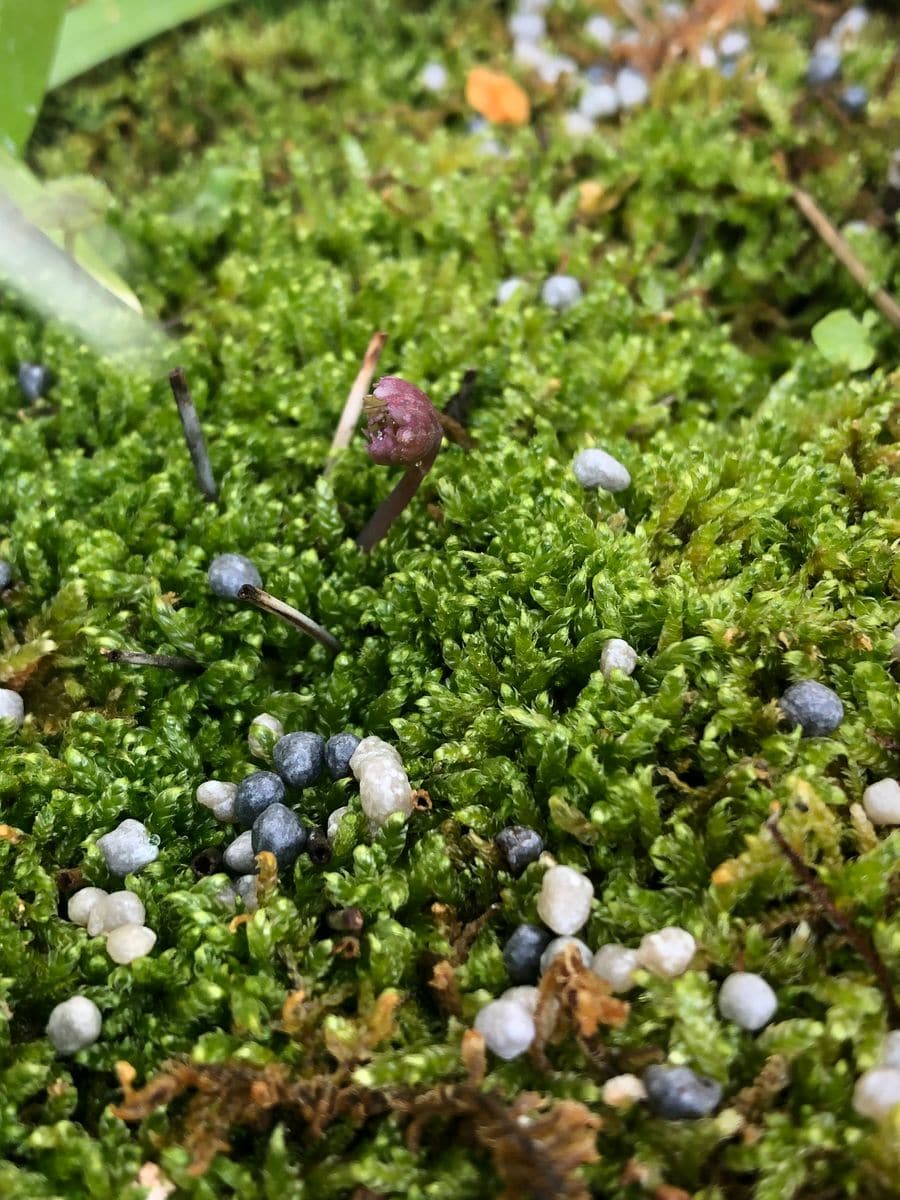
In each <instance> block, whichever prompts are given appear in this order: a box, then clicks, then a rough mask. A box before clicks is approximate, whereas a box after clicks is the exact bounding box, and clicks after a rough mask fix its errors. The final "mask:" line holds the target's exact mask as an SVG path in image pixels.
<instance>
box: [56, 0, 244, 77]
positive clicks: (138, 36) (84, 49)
mask: <svg viewBox="0 0 900 1200" xmlns="http://www.w3.org/2000/svg"><path fill="white" fill-rule="evenodd" d="M231 3H233V0H87V3H86V4H82V5H80V6H79V7H78V8H73V9H72V10H71V12H69V13H68V15H67V16H66V19H65V21H64V22H63V27H62V32H61V34H60V38H59V45H58V47H57V51H56V58H55V59H54V62H53V69H52V70H51V72H50V83H49V87H50V88H56V87H59V86H60V85H61V84H63V83H68V81H69V80H70V79H74V78H75V77H76V76H77V75H83V74H84V72H85V71H90V70H91V68H92V67H96V66H98V65H99V64H100V63H103V62H106V61H107V60H108V59H110V58H115V57H116V56H117V55H119V54H124V53H125V51H126V50H131V49H132V48H133V47H134V46H139V45H140V44H141V42H145V41H147V40H148V39H149V38H153V37H156V36H157V35H158V34H160V33H165V32H166V31H167V30H169V29H174V28H175V26H177V25H181V24H183V23H184V22H185V21H192V20H194V18H195V17H202V16H204V15H205V14H206V13H209V12H212V11H213V10H214V9H217V8H222V7H224V6H225V5H226V4H231Z"/></svg>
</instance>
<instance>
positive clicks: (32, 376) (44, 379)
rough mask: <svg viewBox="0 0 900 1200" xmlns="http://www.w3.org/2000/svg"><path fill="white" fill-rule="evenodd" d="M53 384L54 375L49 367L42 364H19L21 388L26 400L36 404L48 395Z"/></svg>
mask: <svg viewBox="0 0 900 1200" xmlns="http://www.w3.org/2000/svg"><path fill="white" fill-rule="evenodd" d="M52 382H53V375H52V374H51V372H50V369H49V368H48V367H44V366H41V364H40V363H28V362H23V363H20V364H19V387H20V388H21V389H22V395H23V396H24V397H25V399H26V400H30V401H32V402H34V401H35V400H40V398H41V396H44V395H46V394H47V392H48V391H49V390H50V385H51V384H52Z"/></svg>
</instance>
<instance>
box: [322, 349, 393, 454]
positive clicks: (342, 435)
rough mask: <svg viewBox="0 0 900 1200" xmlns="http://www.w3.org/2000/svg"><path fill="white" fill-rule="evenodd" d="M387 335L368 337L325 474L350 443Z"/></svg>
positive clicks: (334, 439)
mask: <svg viewBox="0 0 900 1200" xmlns="http://www.w3.org/2000/svg"><path fill="white" fill-rule="evenodd" d="M387 337H388V335H387V334H386V333H373V334H372V337H371V338H370V339H369V345H368V346H367V347H366V352H365V354H364V355H363V360H362V366H361V367H360V368H359V372H358V373H357V376H356V378H355V379H354V380H353V386H352V387H351V389H350V391H349V393H348V395H347V399H346V401H345V403H344V411H343V412H342V413H341V419H340V420H339V421H338V425H337V429H336V430H335V431H334V437H333V438H332V439H331V448H330V449H329V451H328V458H327V460H326V462H325V474H326V475H327V474H328V472H329V471H330V470H331V469H332V467H333V466H334V462H335V459H336V458H337V456H338V454H339V453H340V451H341V450H345V449H346V448H347V446H349V445H350V439H351V438H352V437H353V430H354V429H355V428H356V423H357V421H358V420H359V418H360V416H361V415H362V410H363V403H364V402H365V399H366V393H367V392H368V390H369V384H370V383H371V382H372V376H373V375H374V374H375V368H376V367H377V366H378V360H379V358H381V351H382V350H383V349H384V343H385V342H386V341H387Z"/></svg>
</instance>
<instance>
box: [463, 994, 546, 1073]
mask: <svg viewBox="0 0 900 1200" xmlns="http://www.w3.org/2000/svg"><path fill="white" fill-rule="evenodd" d="M475 1029H476V1030H477V1031H478V1033H480V1034H481V1036H482V1037H483V1038H484V1042H485V1045H486V1046H487V1048H488V1050H491V1051H492V1052H493V1053H494V1054H496V1055H497V1057H498V1058H505V1059H510V1058H518V1057H519V1055H520V1054H524V1053H525V1051H526V1050H527V1049H528V1047H529V1046H530V1045H531V1043H532V1042H533V1041H534V1032H535V1031H534V1019H533V1018H532V1016H531V1013H529V1012H528V1010H527V1009H526V1008H525V1007H524V1005H522V1004H518V1003H517V1002H516V1001H515V1000H492V1001H491V1002H490V1003H489V1004H486V1005H485V1006H484V1008H483V1009H482V1010H481V1012H480V1013H479V1014H478V1016H477V1017H476V1018H475Z"/></svg>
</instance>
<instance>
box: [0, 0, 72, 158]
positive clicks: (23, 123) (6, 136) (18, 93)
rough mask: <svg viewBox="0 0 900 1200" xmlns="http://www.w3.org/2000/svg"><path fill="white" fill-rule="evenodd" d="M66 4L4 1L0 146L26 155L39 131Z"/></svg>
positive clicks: (0, 3) (0, 0)
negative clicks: (30, 140)
mask: <svg viewBox="0 0 900 1200" xmlns="http://www.w3.org/2000/svg"><path fill="white" fill-rule="evenodd" d="M65 11H66V0H38V2H37V3H35V0H0V80H2V86H0V141H2V145H3V147H4V148H5V149H6V150H8V151H10V152H11V153H21V151H22V150H24V148H25V145H26V143H27V141H28V138H29V136H30V134H31V131H32V129H33V128H34V123H35V121H36V120H37V116H38V113H39V112H40V109H41V103H42V101H43V99H44V92H45V91H46V88H47V80H48V78H49V76H50V69H51V66H52V64H53V60H54V55H55V53H56V45H57V41H58V38H59V32H60V26H61V25H62V21H63V17H64V16H65Z"/></svg>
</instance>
